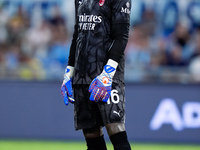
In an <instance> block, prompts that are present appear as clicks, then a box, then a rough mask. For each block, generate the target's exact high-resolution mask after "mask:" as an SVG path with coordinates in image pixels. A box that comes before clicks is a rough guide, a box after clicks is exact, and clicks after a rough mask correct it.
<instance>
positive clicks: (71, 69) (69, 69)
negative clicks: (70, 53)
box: [65, 66, 74, 78]
mask: <svg viewBox="0 0 200 150" xmlns="http://www.w3.org/2000/svg"><path fill="white" fill-rule="evenodd" d="M65 74H66V75H67V76H68V77H70V78H72V77H73V76H74V67H72V66H67V67H66V69H65Z"/></svg>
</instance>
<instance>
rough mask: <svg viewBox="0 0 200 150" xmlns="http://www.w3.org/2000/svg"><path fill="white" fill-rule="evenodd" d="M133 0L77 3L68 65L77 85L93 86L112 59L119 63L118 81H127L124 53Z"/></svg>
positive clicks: (100, 0) (85, 0)
mask: <svg viewBox="0 0 200 150" xmlns="http://www.w3.org/2000/svg"><path fill="white" fill-rule="evenodd" d="M130 10H131V1H130V0H75V26H74V34H73V39H72V44H71V48H70V55H69V62H68V65H70V66H74V68H75V73H74V79H73V84H90V83H91V81H92V80H93V79H94V78H95V77H96V76H98V75H99V74H101V72H102V71H103V67H104V65H105V64H106V63H107V61H108V59H113V60H114V61H116V62H118V63H119V65H118V67H117V71H116V73H115V76H114V79H118V80H121V81H122V82H124V50H125V47H126V44H127V41H128V34H129V25H130Z"/></svg>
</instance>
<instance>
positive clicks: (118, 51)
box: [109, 23, 129, 63]
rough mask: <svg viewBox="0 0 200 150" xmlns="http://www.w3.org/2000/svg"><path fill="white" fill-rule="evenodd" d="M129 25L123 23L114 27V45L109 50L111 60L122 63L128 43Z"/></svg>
mask: <svg viewBox="0 0 200 150" xmlns="http://www.w3.org/2000/svg"><path fill="white" fill-rule="evenodd" d="M128 36H129V24H128V23H121V24H116V25H113V31H112V37H113V43H112V45H111V47H110V49H109V59H112V60H114V61H116V62H118V63H119V62H120V60H121V58H122V57H123V56H124V51H125V48H126V45H127V42H128Z"/></svg>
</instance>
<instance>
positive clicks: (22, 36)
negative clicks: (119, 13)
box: [0, 0, 200, 150]
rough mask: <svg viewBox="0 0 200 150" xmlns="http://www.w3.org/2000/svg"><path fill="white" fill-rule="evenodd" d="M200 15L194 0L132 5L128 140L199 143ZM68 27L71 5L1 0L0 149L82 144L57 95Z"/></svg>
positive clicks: (139, 0)
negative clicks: (34, 142)
mask: <svg viewBox="0 0 200 150" xmlns="http://www.w3.org/2000/svg"><path fill="white" fill-rule="evenodd" d="M199 14H200V1H199V0H132V12H131V28H130V38H129V42H128V45H127V48H126V51H125V58H126V74H125V80H126V84H127V88H126V89H127V92H126V94H127V97H126V99H127V123H126V126H127V130H128V133H129V139H130V141H131V142H143V143H149V142H150V143H151V142H152V143H160V142H161V143H165V144H166V145H164V146H163V147H162V148H163V149H164V147H166V148H169V147H168V146H169V145H167V144H171V143H173V144H177V143H178V144H200V134H199V133H200V15H199ZM73 23H74V2H73V0H0V149H1V150H6V149H14V148H13V147H12V148H9V146H8V145H12V144H11V143H12V142H14V141H13V140H19V139H20V140H25V141H26V140H32V139H37V140H56V141H57V140H60V141H63V140H64V141H68V142H70V141H77V142H78V141H82V140H83V136H82V134H81V133H80V132H76V131H74V128H73V106H72V105H70V106H68V107H66V106H64V103H63V102H62V97H61V94H60V91H59V90H60V85H61V82H62V79H63V73H64V69H65V67H66V65H67V61H68V53H69V48H70V43H71V38H72V32H73ZM106 139H107V140H108V137H107V136H106ZM10 140H11V142H10V143H9V141H10ZM5 141H7V142H5ZM5 143H6V144H5ZM25 143H27V142H25ZM4 144H5V145H7V146H5V145H4ZM48 144H49V143H48ZM21 145H23V144H21ZM61 145H62V144H61ZM72 145H76V144H74V143H72ZM135 145H137V144H135ZM65 146H66V145H65ZM14 147H17V146H16V145H14ZM61 147H62V146H61ZM133 147H134V146H133ZM178 147H179V148H180V147H181V146H177V147H176V148H174V149H177V148H178ZM183 147H184V146H183ZM183 147H181V148H182V149H183ZM185 147H186V146H185ZM148 148H149V150H150V146H148ZM193 148H196V149H200V147H199V146H193ZM19 149H21V150H22V147H20V148H19ZM26 149H27V148H26ZM44 149H45V148H43V150H44ZM60 149H62V148H60ZM68 149H70V150H72V149H71V148H69V146H68ZM83 149H84V148H83ZM137 149H138V150H139V149H142V150H145V148H139V147H137ZM153 149H154V150H155V149H156V148H155V147H154V148H153ZM159 149H161V148H159ZM169 149H173V148H169ZM187 149H191V150H192V147H190V148H187Z"/></svg>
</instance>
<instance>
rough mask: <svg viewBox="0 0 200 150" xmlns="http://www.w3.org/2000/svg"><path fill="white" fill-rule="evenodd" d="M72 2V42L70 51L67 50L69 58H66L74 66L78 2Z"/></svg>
mask: <svg viewBox="0 0 200 150" xmlns="http://www.w3.org/2000/svg"><path fill="white" fill-rule="evenodd" d="M74 3H75V24H74V32H73V37H72V43H71V46H70V52H69V59H68V65H69V66H74V62H75V53H76V39H77V37H78V21H77V9H78V2H77V0H74Z"/></svg>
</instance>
